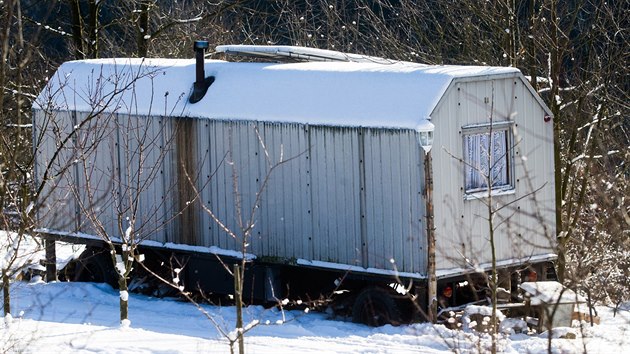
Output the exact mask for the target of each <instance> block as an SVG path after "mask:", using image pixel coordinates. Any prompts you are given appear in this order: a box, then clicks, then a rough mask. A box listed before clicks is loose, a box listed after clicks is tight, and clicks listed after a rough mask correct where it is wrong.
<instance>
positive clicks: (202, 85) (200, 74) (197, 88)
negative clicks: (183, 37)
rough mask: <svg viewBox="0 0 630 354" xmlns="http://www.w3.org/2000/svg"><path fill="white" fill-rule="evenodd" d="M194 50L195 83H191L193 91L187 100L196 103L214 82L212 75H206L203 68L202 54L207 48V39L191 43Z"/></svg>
mask: <svg viewBox="0 0 630 354" xmlns="http://www.w3.org/2000/svg"><path fill="white" fill-rule="evenodd" d="M193 49H194V50H195V59H196V60H195V83H194V84H193V92H192V94H191V95H190V98H189V99H188V101H189V102H190V103H197V102H199V101H201V99H202V98H203V96H205V94H206V91H208V87H210V85H212V83H213V82H214V77H213V76H210V77H206V73H205V70H204V54H205V51H206V49H208V41H195V44H194V45H193Z"/></svg>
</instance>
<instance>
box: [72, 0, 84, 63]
mask: <svg viewBox="0 0 630 354" xmlns="http://www.w3.org/2000/svg"><path fill="white" fill-rule="evenodd" d="M69 5H70V19H71V22H72V26H71V28H72V40H73V41H74V46H75V49H74V57H75V59H85V48H84V47H83V19H82V18H81V7H80V6H79V0H70V1H69Z"/></svg>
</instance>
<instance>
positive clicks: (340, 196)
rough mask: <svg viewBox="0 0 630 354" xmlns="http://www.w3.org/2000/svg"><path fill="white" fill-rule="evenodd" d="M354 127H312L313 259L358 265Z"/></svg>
mask: <svg viewBox="0 0 630 354" xmlns="http://www.w3.org/2000/svg"><path fill="white" fill-rule="evenodd" d="M356 132H357V130H351V129H346V128H339V129H331V128H325V127H311V128H310V130H309V133H310V147H311V148H310V151H309V152H310V158H311V170H310V172H311V188H312V208H311V210H312V213H313V235H312V238H313V240H312V241H313V255H312V257H313V259H315V260H320V261H326V262H335V263H343V264H350V265H360V264H361V258H362V257H361V234H360V210H359V193H360V191H359V185H358V178H359V154H358V141H357V139H358V136H357V133H356Z"/></svg>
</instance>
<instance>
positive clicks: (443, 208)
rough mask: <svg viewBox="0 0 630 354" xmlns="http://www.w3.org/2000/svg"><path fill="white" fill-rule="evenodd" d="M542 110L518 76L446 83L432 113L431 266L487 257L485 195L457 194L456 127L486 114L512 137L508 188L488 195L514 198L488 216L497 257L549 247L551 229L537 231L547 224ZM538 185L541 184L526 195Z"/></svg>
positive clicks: (549, 148) (547, 149)
mask: <svg viewBox="0 0 630 354" xmlns="http://www.w3.org/2000/svg"><path fill="white" fill-rule="evenodd" d="M544 114H545V112H544V110H543V108H542V107H541V106H540V105H539V104H538V102H537V101H536V100H535V98H534V97H533V96H531V94H530V93H529V91H528V90H527V88H526V87H525V85H524V84H523V83H522V81H521V80H520V78H518V77H515V78H507V79H495V80H476V81H473V80H468V81H466V80H461V81H455V82H454V83H453V84H452V85H451V87H450V88H449V90H448V91H447V93H446V95H445V96H444V97H443V99H442V101H441V102H440V104H439V106H438V108H437V109H436V110H435V111H434V112H433V114H432V122H433V124H434V125H435V142H434V148H433V173H434V180H435V190H434V191H435V194H434V195H435V217H436V219H435V220H436V222H435V226H436V238H437V252H438V253H437V264H438V269H441V270H448V269H452V268H457V267H463V268H469V267H474V266H476V265H478V264H483V263H489V262H490V261H491V253H490V251H491V249H490V244H489V232H488V230H489V226H488V222H487V216H488V210H487V206H486V203H485V201H486V200H487V199H485V198H481V199H479V200H465V198H464V173H463V171H464V165H463V163H462V162H460V160H459V159H460V158H461V157H462V155H463V147H462V141H463V138H462V127H463V126H465V125H469V124H478V123H486V122H489V121H490V117H491V116H492V119H493V120H494V121H505V120H511V121H513V122H515V132H516V134H515V141H517V140H518V143H517V144H516V145H515V149H514V151H515V156H514V162H515V169H514V174H515V176H514V180H515V187H516V188H515V192H514V193H513V194H508V195H501V196H495V197H493V204H494V205H495V206H496V205H505V204H508V203H510V202H514V204H513V205H511V206H509V207H506V208H505V209H503V210H502V212H501V213H499V214H498V215H497V217H496V219H495V227H496V228H497V229H496V232H495V246H496V250H497V255H498V259H499V260H505V261H507V260H511V259H518V258H525V257H530V256H532V255H542V254H549V253H553V250H552V245H553V236H551V235H549V233H547V235H544V232H543V230H544V229H545V228H547V230H550V229H553V228H554V226H553V220H552V219H553V209H554V208H553V195H554V192H553V188H554V186H553V179H554V178H553V155H552V154H553V144H552V143H551V140H552V134H553V131H552V127H551V123H547V124H545V123H544V120H543V117H544ZM519 139H520V140H519ZM523 155H525V156H527V161H523V159H522V158H521V156H523ZM533 171H535V173H532V172H533ZM530 186H531V187H530ZM532 187H533V188H532ZM540 187H543V190H542V191H540V192H538V193H536V194H535V195H533V196H532V195H531V193H532V191H533V190H534V189H536V188H540ZM521 198H522V199H521ZM532 198H536V199H537V200H536V201H535V202H534V201H533V200H532ZM533 215H538V216H539V217H538V216H536V217H532V216H533ZM541 219H542V220H541Z"/></svg>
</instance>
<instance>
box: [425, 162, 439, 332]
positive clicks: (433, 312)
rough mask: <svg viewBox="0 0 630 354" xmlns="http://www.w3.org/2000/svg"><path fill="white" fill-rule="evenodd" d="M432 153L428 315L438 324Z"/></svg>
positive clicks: (428, 192)
mask: <svg viewBox="0 0 630 354" xmlns="http://www.w3.org/2000/svg"><path fill="white" fill-rule="evenodd" d="M431 164H432V160H431V151H429V152H427V154H426V156H425V159H424V175H425V176H424V180H425V189H426V209H427V210H426V213H427V220H426V223H427V253H428V255H427V263H428V264H427V273H428V275H429V284H428V289H427V290H428V294H427V295H428V298H427V302H428V305H429V308H428V311H427V313H428V314H429V317H430V321H431V322H433V323H436V322H437V277H436V265H435V228H434V225H433V170H432V166H431Z"/></svg>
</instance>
